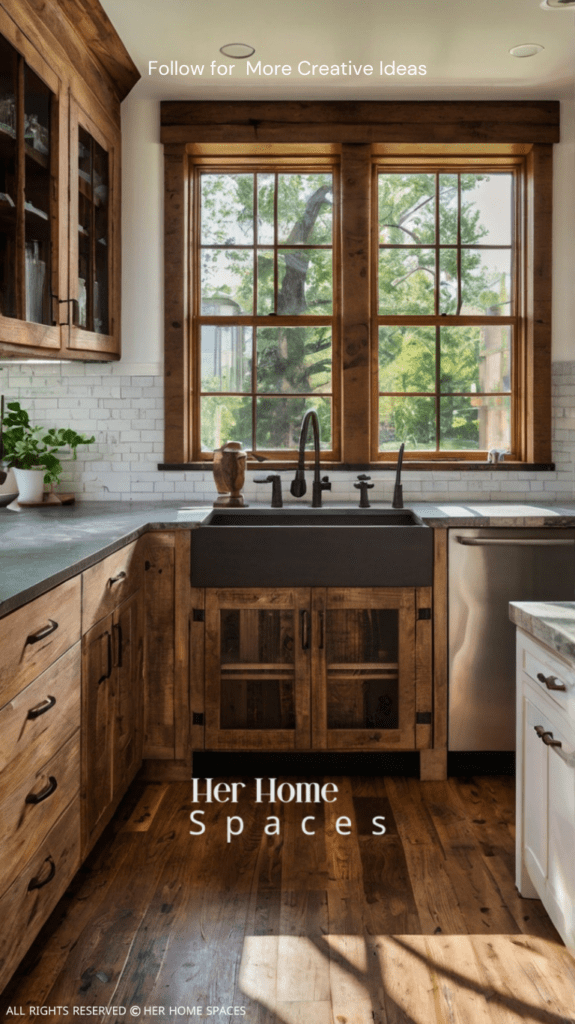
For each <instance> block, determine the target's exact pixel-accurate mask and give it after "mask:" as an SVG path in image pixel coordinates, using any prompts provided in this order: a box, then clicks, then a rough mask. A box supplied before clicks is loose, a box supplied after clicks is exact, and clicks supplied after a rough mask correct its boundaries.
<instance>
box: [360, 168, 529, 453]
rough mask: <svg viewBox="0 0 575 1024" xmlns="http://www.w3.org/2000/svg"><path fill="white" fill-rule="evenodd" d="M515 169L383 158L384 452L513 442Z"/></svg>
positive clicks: (380, 411)
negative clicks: (425, 166) (394, 165)
mask: <svg viewBox="0 0 575 1024" xmlns="http://www.w3.org/2000/svg"><path fill="white" fill-rule="evenodd" d="M514 177H515V176H514V173H513V171H512V170H511V171H510V170H507V171H506V170H501V169H500V168H498V169H496V170H495V171H493V170H491V169H489V167H486V168H485V169H471V168H469V167H466V168H465V169H460V170H455V169H453V170H452V169H451V168H445V169H443V170H439V169H438V170H426V171H419V170H418V171H417V172H416V173H413V172H411V171H405V170H404V171H398V170H397V171H391V172H390V171H389V170H387V169H381V168H379V169H378V176H377V231H378V272H377V282H378V284H377V307H378V308H377V322H378V339H377V343H378V390H377V424H378V425H377V429H378V438H377V452H378V453H382V452H386V451H390V450H391V451H396V450H397V447H398V444H399V443H401V442H402V441H404V442H405V444H406V447H407V448H408V449H409V450H411V451H419V452H435V453H455V452H465V453H475V452H478V451H481V452H486V451H488V450H489V449H490V448H493V447H496V448H500V449H502V450H505V451H512V452H514V450H516V438H515V437H514V420H513V417H512V399H513V394H514V389H513V386H512V383H513V372H514V358H513V353H514V351H515V347H516V338H517V331H518V317H517V316H516V308H517V299H516V269H517V260H516V259H515V254H514V240H515V237H516V233H517V232H516V230H515V219H516V218H515V215H514V214H515V203H514V196H515V194H516V189H515V186H514Z"/></svg>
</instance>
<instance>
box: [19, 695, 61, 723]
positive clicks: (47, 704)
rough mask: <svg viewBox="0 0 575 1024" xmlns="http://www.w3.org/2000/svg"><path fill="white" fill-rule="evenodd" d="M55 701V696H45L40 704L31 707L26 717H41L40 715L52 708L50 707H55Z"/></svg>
mask: <svg viewBox="0 0 575 1024" xmlns="http://www.w3.org/2000/svg"><path fill="white" fill-rule="evenodd" d="M55 703H56V698H55V697H50V696H48V697H45V699H44V700H43V701H40V703H39V704H36V705H35V707H33V708H30V710H29V712H28V714H27V715H26V718H40V715H45V714H46V712H47V711H49V710H50V708H53V707H54V704H55Z"/></svg>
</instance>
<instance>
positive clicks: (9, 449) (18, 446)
mask: <svg viewBox="0 0 575 1024" xmlns="http://www.w3.org/2000/svg"><path fill="white" fill-rule="evenodd" d="M7 410H8V411H7V413H5V414H4V416H3V419H2V440H3V447H4V462H5V463H6V465H8V466H10V467H12V468H13V469H14V473H15V475H16V482H17V485H18V492H19V494H18V497H19V501H20V502H22V503H23V504H26V503H35V502H40V501H42V499H43V494H44V485H45V484H49V485H51V486H52V489H53V487H54V484H57V483H59V481H60V477H61V475H62V463H61V462H60V459H59V458H58V455H59V454H60V452H61V449H62V448H69V449H71V451H72V458H74V459H75V458H76V448H77V447H78V445H80V444H92V442H93V441H95V440H96V439H95V437H86V436H85V435H84V434H78V433H76V431H75V430H72V428H70V427H68V428H62V427H61V428H59V429H56V428H55V427H51V428H50V429H49V430H46V428H45V427H41V426H35V427H33V426H32V424H31V423H30V417H29V415H28V413H27V412H26V410H25V409H22V407H21V405H20V403H19V402H8V404H7Z"/></svg>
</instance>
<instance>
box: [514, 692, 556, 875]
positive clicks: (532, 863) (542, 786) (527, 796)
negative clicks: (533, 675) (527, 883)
mask: <svg viewBox="0 0 575 1024" xmlns="http://www.w3.org/2000/svg"><path fill="white" fill-rule="evenodd" d="M541 729H542V730H544V731H551V726H550V724H549V721H548V719H547V718H546V716H545V715H544V714H543V712H542V711H541V710H540V709H539V708H538V707H537V705H536V704H535V703H534V702H533V701H532V700H531V698H530V696H529V694H528V692H524V695H523V779H522V780H521V781H522V784H523V847H524V858H525V866H526V868H527V872H528V874H529V876H530V878H531V881H532V882H533V884H534V886H535V887H536V889H537V891H538V893H539V894H540V895H541V894H542V893H543V891H544V889H545V885H546V879H547V851H548V816H547V811H548V791H547V756H548V755H547V750H548V748H547V747H546V746H545V744H544V743H543V742H542V741H541V739H540V736H539V735H538V730H541Z"/></svg>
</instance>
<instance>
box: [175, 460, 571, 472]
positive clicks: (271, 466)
mask: <svg viewBox="0 0 575 1024" xmlns="http://www.w3.org/2000/svg"><path fill="white" fill-rule="evenodd" d="M296 466H297V463H296V462H273V461H272V460H271V459H270V460H269V462H268V461H267V460H266V461H265V462H252V461H250V462H248V464H247V466H246V469H247V471H248V472H259V473H266V472H268V470H274V471H278V472H281V471H285V472H293V471H294V470H295V469H296ZM211 468H212V463H211V461H206V462H160V463H159V464H158V469H159V470H166V471H169V472H171V473H174V472H182V473H194V472H204V473H205V472H207V471H209V470H211ZM305 468H306V470H313V462H312V461H307V460H306V467H305ZM396 469H397V466H396V463H395V462H371V463H367V464H363V465H351V464H349V463H330V462H324V461H321V471H322V473H354V472H365V471H366V470H369V472H371V473H375V472H378V471H379V470H384V471H387V472H393V473H395V471H396ZM434 469H435V470H441V471H442V472H444V471H445V470H453V471H459V472H461V471H462V470H463V471H464V472H468V471H471V472H475V473H482V472H486V471H489V472H496V473H505V472H510V471H515V472H538V473H539V472H551V471H553V470H554V469H555V463H554V462H511V461H509V462H475V461H467V460H464V459H462V460H461V461H457V460H456V459H445V460H444V461H437V460H436V461H433V462H431V461H430V462H415V461H408V460H406V459H404V460H403V468H402V473H409V471H410V470H416V471H417V472H427V471H429V472H433V470H434Z"/></svg>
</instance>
